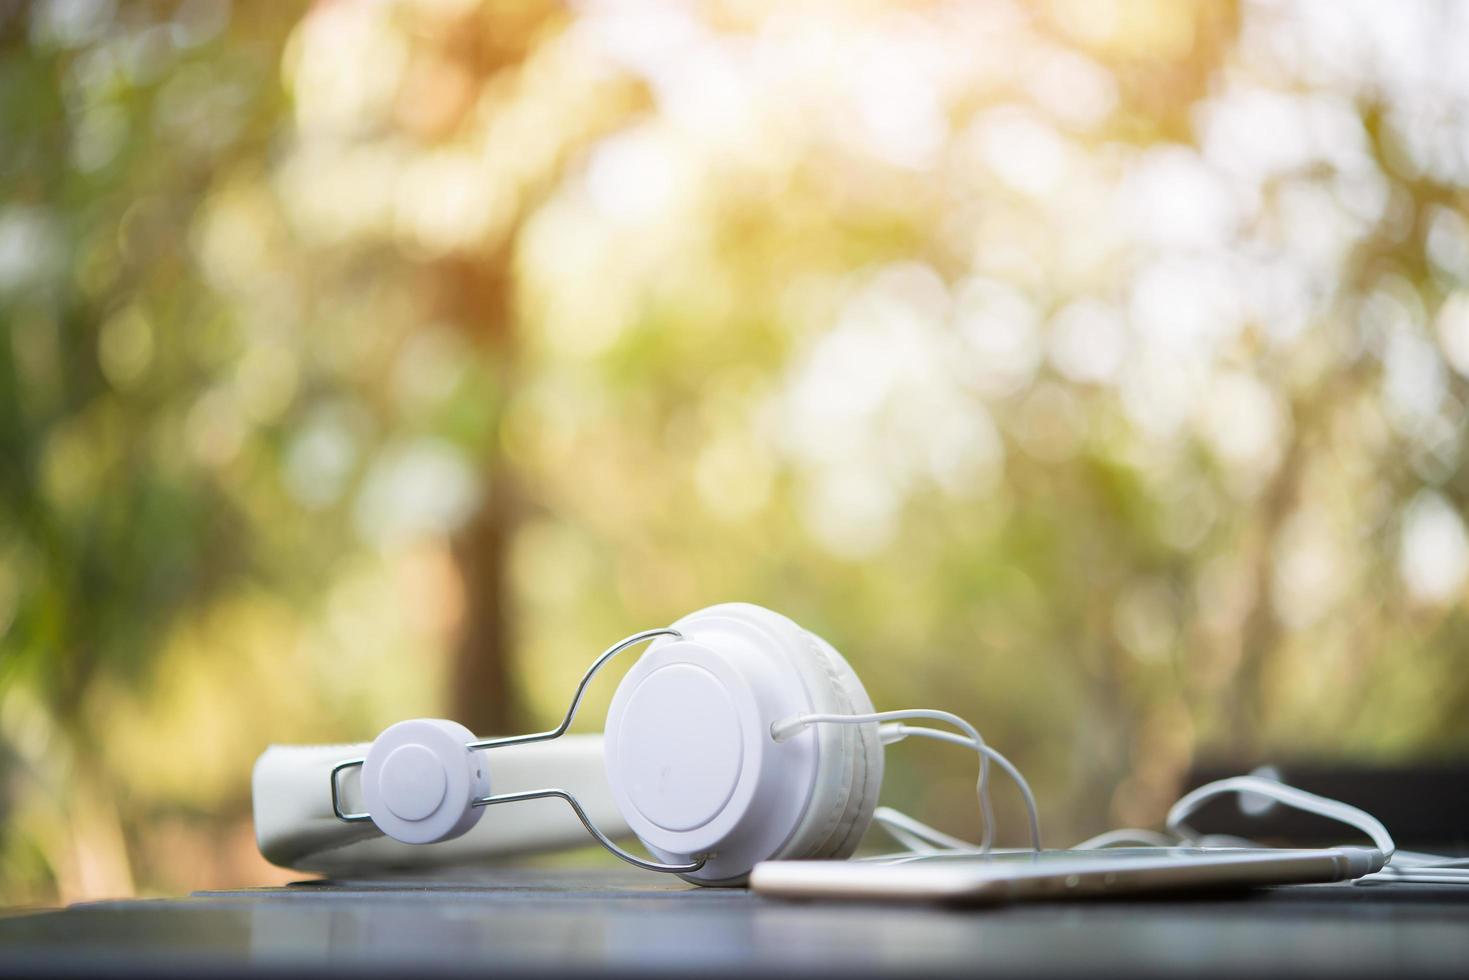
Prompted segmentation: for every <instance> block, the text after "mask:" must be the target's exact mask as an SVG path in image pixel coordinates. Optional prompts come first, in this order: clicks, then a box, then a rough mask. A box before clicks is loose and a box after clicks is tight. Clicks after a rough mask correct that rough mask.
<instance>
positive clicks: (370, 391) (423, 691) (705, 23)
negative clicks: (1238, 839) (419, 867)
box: [0, 0, 1469, 902]
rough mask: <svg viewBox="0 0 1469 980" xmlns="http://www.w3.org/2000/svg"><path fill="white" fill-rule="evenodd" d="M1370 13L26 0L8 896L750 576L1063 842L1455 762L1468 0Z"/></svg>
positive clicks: (15, 174) (551, 691)
mask: <svg viewBox="0 0 1469 980" xmlns="http://www.w3.org/2000/svg"><path fill="white" fill-rule="evenodd" d="M1328 6H1329V5H1309V4H1306V5H1293V4H1281V5H1271V4H1260V5H1255V4H1246V5H1243V6H1236V5H1234V4H1225V3H1214V2H1201V3H1178V2H1169V0H1158V2H1148V0H1117V2H1111V3H1105V2H1100V0H1098V2H1090V0H1076V2H1061V0H1058V2H1054V3H1049V4H1038V5H1020V4H1012V3H1003V2H993V3H989V2H986V3H978V2H976V3H948V4H945V3H931V4H921V5H904V4H896V3H895V4H884V3H870V4H869V3H863V4H852V5H836V6H832V5H821V4H816V5H807V4H797V5H787V4H771V5H768V6H766V5H761V4H753V5H752V4H743V3H741V4H729V5H722V4H709V5H697V6H692V7H684V6H682V5H670V6H669V7H668V8H666V9H665V8H658V7H653V8H643V7H641V6H636V5H634V6H622V5H617V4H600V3H592V4H585V5H574V6H571V7H563V6H560V5H557V4H552V3H508V2H505V3H501V2H484V3H477V2H472V0H464V2H459V0H453V2H450V0H443V2H428V0H398V2H393V3H381V4H380V3H367V2H335V3H320V4H312V5H305V6H296V5H287V4H228V3H225V2H223V0H184V2H181V3H175V2H168V3H137V4H132V3H129V4H114V3H110V2H106V0H55V2H41V3H36V4H18V3H9V4H5V3H0V322H3V324H4V332H5V338H4V340H5V342H4V343H3V344H0V446H3V448H0V780H3V782H0V881H3V882H4V889H5V891H4V897H5V898H6V899H7V900H9V901H13V902H26V901H37V900H49V899H53V898H56V897H61V898H65V899H73V898H77V897H84V896H99V895H107V894H119V893H125V892H130V891H133V890H140V891H143V892H157V891H167V890H182V889H187V888H193V887H205V886H208V885H211V884H239V883H242V882H246V881H266V880H271V878H270V876H271V875H272V874H274V873H275V872H272V871H270V870H268V869H266V868H265V867H264V865H263V864H262V863H261V862H260V861H259V858H258V857H256V856H255V855H254V852H253V845H252V841H251V839H250V830H249V821H248V810H249V800H248V772H249V766H250V764H251V762H252V761H253V759H254V757H255V755H256V754H258V752H259V751H260V750H261V749H262V748H263V747H264V745H265V744H266V743H267V742H269V741H293V740H313V741H321V740H344V739H359V738H367V737H370V736H371V735H372V734H373V733H374V732H375V731H376V730H378V729H379V728H381V727H382V726H384V725H386V724H388V723H389V722H391V721H393V720H396V719H398V718H401V717H408V716H412V715H415V714H422V715H434V714H445V713H452V714H453V715H454V716H455V717H459V718H461V719H463V720H465V721H466V722H467V723H470V724H471V725H473V726H474V727H476V728H479V729H481V730H485V731H486V732H489V731H492V730H498V731H509V730H513V729H515V728H516V727H518V726H521V725H525V724H534V723H536V722H537V721H541V720H547V719H550V718H552V717H554V716H555V715H556V714H557V713H559V710H560V709H561V707H562V706H563V705H564V699H565V697H566V692H567V691H568V689H569V686H570V684H571V683H572V682H573V681H574V679H575V677H576V676H577V675H578V674H579V673H580V671H581V670H582V669H583V667H584V666H585V663H586V661H587V659H588V657H589V656H590V655H591V654H593V653H594V652H595V651H597V650H600V649H601V648H602V647H604V646H605V645H606V643H607V642H608V641H609V640H610V639H614V638H616V637H619V636H622V635H624V634H626V633H628V632H630V631H632V630H634V629H638V628H643V627H647V626H650V625H654V624H658V623H664V622H668V621H671V620H672V619H674V618H676V617H678V616H679V615H681V614H683V613H685V612H687V611H689V610H691V609H694V608H697V607H699V606H701V605H706V604H709V603H713V602H718V601H724V600H728V599H736V598H739V599H748V600H751V601H756V602H761V603H764V604H766V605H769V606H771V607H773V608H776V609H778V610H781V611H783V612H785V613H787V614H788V615H790V616H792V617H793V618H795V619H797V620H798V621H800V622H802V623H803V624H805V625H807V626H809V627H810V628H812V629H814V630H816V631H817V632H819V633H821V634H823V635H824V636H826V637H827V638H829V639H830V640H831V641H832V642H833V643H834V644H835V645H836V646H837V647H838V648H839V649H841V650H843V651H844V652H845V653H846V654H847V656H848V658H849V659H850V660H851V661H852V662H853V664H854V665H855V666H856V667H857V669H858V671H859V673H860V674H861V675H862V677H863V678H864V680H865V682H866V683H867V685H868V687H869V689H870V691H871V693H872V694H873V698H874V700H875V701H876V702H877V703H878V705H879V706H880V707H899V706H908V705H916V704H924V705H936V706H940V707H943V708H947V709H950V710H953V711H956V712H959V713H961V714H964V715H965V716H967V717H970V718H972V719H974V720H975V722H976V723H977V724H978V725H979V726H980V728H981V729H982V730H983V731H984V732H985V733H986V735H987V737H988V738H989V739H990V740H991V741H992V742H994V743H995V744H997V745H999V746H1001V747H1002V748H1003V749H1004V751H1005V752H1006V753H1007V754H1008V755H1010V756H1011V757H1012V758H1014V759H1015V760H1016V761H1017V762H1018V763H1020V764H1021V766H1022V768H1023V769H1025V770H1026V772H1027V773H1029V774H1031V775H1032V778H1033V782H1034V783H1035V785H1036V788H1037V791H1038V794H1039V796H1040V798H1041V801H1042V806H1043V810H1042V816H1043V819H1044V821H1045V823H1046V826H1047V829H1048V832H1049V835H1050V837H1051V839H1053V840H1058V839H1064V838H1065V837H1067V836H1069V835H1077V836H1080V835H1084V834H1090V833H1093V832H1095V831H1098V830H1100V829H1103V828H1104V827H1105V826H1107V825H1109V824H1111V823H1114V822H1116V821H1126V822H1146V821H1152V820H1156V819H1157V817H1158V816H1159V815H1160V814H1161V811H1162V808H1163V807H1164V806H1165V805H1166V803H1167V802H1168V800H1169V799H1171V797H1172V795H1173V794H1174V792H1175V791H1176V789H1177V784H1178V781H1179V780H1180V779H1181V778H1182V775H1183V773H1184V772H1185V771H1186V769H1187V767H1188V766H1189V765H1190V763H1191V762H1192V760H1193V759H1195V758H1196V757H1197V756H1199V755H1201V754H1205V755H1212V756H1215V757H1224V758H1227V759H1229V760H1231V761H1235V762H1238V763H1239V764H1240V765H1245V766H1247V765H1252V764H1254V763H1255V762H1257V761H1259V760H1261V759H1262V758H1265V757H1282V756H1298V755H1320V756H1325V757H1329V758H1337V757H1344V756H1348V757H1355V758H1362V759H1372V760H1380V761H1391V760H1394V759H1400V758H1408V757H1421V756H1424V755H1433V754H1437V755H1448V754H1461V753H1462V752H1463V751H1464V748H1465V739H1466V730H1465V729H1464V726H1463V725H1462V721H1461V719H1462V718H1463V717H1464V714H1465V711H1466V709H1469V682H1466V681H1465V679H1464V672H1463V669H1462V665H1463V655H1462V653H1461V650H1462V648H1463V641H1464V639H1465V633H1466V619H1465V608H1464V600H1465V583H1466V576H1469V536H1466V533H1465V529H1464V523H1463V519H1462V512H1463V501H1464V499H1465V495H1466V493H1469V485H1466V482H1465V477H1464V475H1463V466H1462V462H1461V461H1462V455H1463V441H1464V440H1463V436H1464V419H1463V404H1464V399H1465V397H1466V387H1465V377H1466V375H1469V218H1466V207H1465V205H1466V194H1465V187H1466V186H1469V129H1466V128H1465V124H1464V121H1463V120H1464V119H1465V118H1469V113H1465V112H1464V111H1463V110H1464V109H1465V107H1466V106H1469V76H1466V74H1465V72H1464V71H1463V69H1462V67H1460V64H1459V63H1460V61H1462V59H1459V58H1457V57H1456V54H1455V52H1456V51H1458V50H1462V43H1469V15H1466V14H1465V12H1463V11H1461V10H1459V9H1457V8H1454V7H1452V6H1435V5H1431V4H1427V3H1424V4H1412V5H1403V6H1402V8H1401V9H1395V10H1394V11H1393V13H1391V14H1388V13H1384V12H1383V8H1375V9H1374V7H1373V5H1370V4H1369V5H1363V6H1352V7H1351V8H1350V10H1346V11H1343V12H1337V11H1335V10H1327V7H1328ZM1454 39H1457V41H1458V42H1459V44H1460V46H1459V47H1457V48H1456V46H1455V41H1454ZM608 687H609V688H610V685H609V686H608ZM609 694H610V690H601V691H599V692H597V693H596V695H595V696H594V698H593V704H592V705H590V706H589V707H590V708H592V709H593V710H591V711H588V713H587V714H588V717H594V716H595V709H597V708H599V707H601V706H602V705H605V702H606V699H607V697H608V696H609ZM894 751H895V753H898V754H899V756H900V758H899V761H900V762H901V765H894V766H892V767H890V770H889V771H890V773H891V776H890V781H889V788H888V790H887V798H888V799H889V800H893V801H897V800H902V801H904V802H905V805H908V806H910V808H911V809H914V810H915V811H918V812H920V813H921V814H922V815H924V816H925V817H930V818H932V819H934V820H935V821H936V822H939V823H941V824H943V825H944V826H947V827H952V828H954V829H959V828H961V827H967V826H969V825H970V824H971V823H972V820H973V814H972V806H973V802H972V796H971V795H970V790H971V788H972V783H971V780H972V773H971V772H969V771H968V762H967V761H966V760H963V759H962V758H960V757H959V755H958V754H957V753H955V754H952V755H950V754H946V753H944V752H942V751H924V752H917V751H914V750H912V749H911V748H908V747H902V748H898V749H895V750H894ZM1001 803H1002V807H1001V817H1002V821H1003V825H1002V839H1007V838H1010V837H1016V838H1017V839H1018V832H1019V831H1020V829H1021V823H1020V821H1019V820H1018V819H1017V815H1018V811H1017V807H1016V805H1015V803H1014V802H1013V801H1009V800H1002V801H1001Z"/></svg>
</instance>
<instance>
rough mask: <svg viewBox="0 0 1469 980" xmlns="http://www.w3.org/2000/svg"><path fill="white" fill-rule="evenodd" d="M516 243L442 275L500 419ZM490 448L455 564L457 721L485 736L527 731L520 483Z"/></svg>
mask: <svg viewBox="0 0 1469 980" xmlns="http://www.w3.org/2000/svg"><path fill="white" fill-rule="evenodd" d="M513 242H514V236H510V237H509V238H508V239H507V242H506V245H505V246H504V247H502V248H499V249H496V250H495V252H494V253H493V254H490V255H480V256H475V255H465V256H456V257H450V258H446V259H444V260H442V261H441V262H439V263H438V264H437V265H436V266H435V268H434V270H433V271H434V275H435V276H436V278H437V285H439V286H440V287H441V291H440V296H441V297H442V299H443V304H444V307H445V308H444V309H443V311H442V312H443V313H444V314H445V315H446V316H447V318H448V319H449V320H450V321H451V322H453V323H457V324H459V325H460V326H461V327H462V328H463V329H464V330H465V331H466V332H467V333H468V334H469V337H470V340H471V341H472V342H473V343H474V344H475V346H476V348H477V350H478V353H479V356H481V357H482V358H484V359H486V361H487V362H488V363H489V364H490V371H489V373H490V375H491V376H492V377H494V378H495V379H496V381H497V384H496V388H495V390H494V391H487V392H485V393H484V396H485V397H486V398H489V399H493V400H494V402H495V412H494V417H495V419H496V428H497V429H498V420H499V417H500V415H501V413H502V412H503V410H504V407H505V405H506V404H507V401H508V397H509V393H510V391H512V390H513V388H514V382H513V378H514V374H515V332H516V331H515V327H514V322H513V321H514V316H515V312H514V280H513V272H512V269H511V262H512V256H513ZM486 442H487V458H486V459H485V460H484V461H483V465H482V466H481V467H480V479H481V483H482V486H483V496H482V498H481V502H480V506H479V510H478V511H477V512H476V513H475V515H474V516H473V518H471V519H470V521H469V522H468V523H467V524H465V526H464V527H463V528H461V529H460V531H459V533H458V534H456V535H455V537H454V542H453V553H454V561H455V564H456V565H457V566H458V570H459V575H460V578H461V580H462V581H463V583H464V598H465V614H464V622H463V625H462V627H461V632H460V635H459V641H458V648H457V650H456V651H455V656H454V664H453V667H452V670H451V672H450V677H449V683H450V692H449V705H450V709H451V711H452V715H451V717H453V718H454V719H456V720H457V721H460V722H462V723H463V724H465V725H467V726H469V728H470V729H471V730H472V731H474V732H476V733H482V734H501V733H508V732H513V731H516V730H518V729H519V728H520V727H521V724H522V717H521V716H522V712H521V710H520V699H519V697H518V693H517V691H516V689H515V671H514V654H513V650H514V644H515V629H514V615H513V612H512V609H511V595H510V587H509V582H508V572H507V567H506V566H507V562H508V557H509V549H510V544H511V542H512V540H513V539H514V532H515V524H516V513H517V510H518V508H517V504H516V489H515V480H514V476H513V474H512V472H511V469H510V467H509V465H507V464H506V462H505V460H504V459H503V457H502V456H501V454H500V449H499V439H498V437H497V436H494V435H492V436H491V437H490V438H489V439H487V440H486Z"/></svg>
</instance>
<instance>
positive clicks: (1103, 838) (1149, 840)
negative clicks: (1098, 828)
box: [1071, 827, 1179, 851]
mask: <svg viewBox="0 0 1469 980" xmlns="http://www.w3.org/2000/svg"><path fill="white" fill-rule="evenodd" d="M1178 843H1179V842H1178V841H1177V840H1175V839H1174V838H1172V837H1169V836H1168V835H1166V834H1160V833H1158V832H1157V831H1156V830H1143V829H1141V828H1139V827H1123V828H1121V829H1120V830H1109V831H1107V832H1106V833H1105V834H1098V835H1097V836H1095V837H1088V838H1087V839H1086V840H1084V841H1082V842H1081V843H1080V844H1075V845H1073V846H1072V848H1071V849H1072V850H1073V851H1095V850H1101V849H1102V848H1106V847H1127V846H1138V845H1141V846H1142V847H1177V846H1178Z"/></svg>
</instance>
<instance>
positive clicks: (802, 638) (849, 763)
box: [715, 602, 883, 860]
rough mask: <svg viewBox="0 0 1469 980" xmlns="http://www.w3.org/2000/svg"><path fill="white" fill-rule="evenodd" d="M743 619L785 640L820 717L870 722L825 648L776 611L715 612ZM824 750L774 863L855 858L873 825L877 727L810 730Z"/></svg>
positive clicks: (843, 668)
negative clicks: (839, 716)
mask: <svg viewBox="0 0 1469 980" xmlns="http://www.w3.org/2000/svg"><path fill="white" fill-rule="evenodd" d="M715 608H717V609H718V610H719V611H720V612H725V613H734V614H738V615H744V616H747V617H749V618H750V619H753V620H756V621H758V622H760V623H762V624H763V625H765V626H766V628H767V629H771V630H775V631H777V632H778V633H779V634H781V635H782V637H783V638H784V639H786V641H787V642H786V644H785V647H786V649H787V650H788V652H789V656H790V659H791V661H792V664H793V666H795V667H796V669H797V670H798V671H799V672H800V675H801V680H802V681H803V683H804V684H805V687H806V691H807V693H808V695H809V696H810V698H811V703H812V710H813V712H816V713H830V714H842V715H852V714H867V713H869V712H871V711H872V710H873V707H872V699H871V698H870V697H868V695H867V690H866V689H865V688H864V687H863V686H862V681H861V680H860V679H859V678H858V677H857V672H856V671H854V670H853V669H852V666H851V664H849V663H847V661H846V659H845V658H844V657H843V656H842V655H841V654H840V653H838V652H837V651H836V648H835V647H833V646H832V645H831V644H830V643H828V642H826V640H824V639H822V638H821V637H819V636H817V635H816V634H815V633H812V632H810V631H809V630H807V629H804V628H802V627H801V626H800V625H799V624H798V623H796V622H795V621H794V620H792V619H790V618H789V617H787V616H783V615H781V614H780V613H778V612H776V611H774V610H773V609H767V608H765V607H764V606H757V605H755V604H753V603H745V602H735V603H727V604H725V605H722V606H718V607H715ZM813 730H814V731H815V733H816V737H817V742H818V745H819V755H818V763H817V770H816V777H815V780H814V784H813V786H812V788H811V798H810V802H809V803H808V804H807V807H806V812H805V814H804V816H803V817H802V819H801V822H800V824H799V825H798V826H797V827H796V829H795V831H794V832H793V833H792V834H791V836H790V838H789V839H788V840H787V841H786V843H785V845H784V846H783V847H782V848H781V849H780V851H779V853H777V854H775V855H773V858H774V859H776V860H801V859H814V858H831V859H837V858H847V857H851V855H852V854H853V852H855V851H856V849H857V844H858V843H859V842H860V841H861V839H862V835H863V834H864V833H866V832H867V828H868V826H869V825H870V824H871V822H872V813H873V811H874V810H875V809H876V808H877V797H878V794H879V793H880V792H881V790H882V776H883V750H882V743H881V742H880V741H879V739H878V737H877V725H876V724H872V725H816V726H813Z"/></svg>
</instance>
